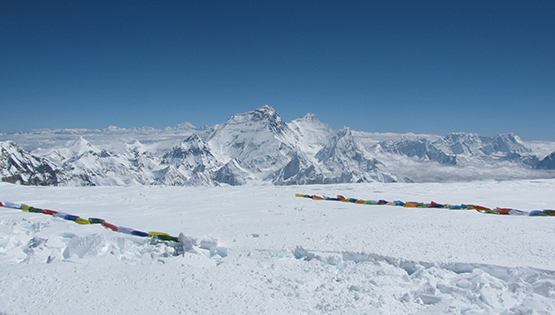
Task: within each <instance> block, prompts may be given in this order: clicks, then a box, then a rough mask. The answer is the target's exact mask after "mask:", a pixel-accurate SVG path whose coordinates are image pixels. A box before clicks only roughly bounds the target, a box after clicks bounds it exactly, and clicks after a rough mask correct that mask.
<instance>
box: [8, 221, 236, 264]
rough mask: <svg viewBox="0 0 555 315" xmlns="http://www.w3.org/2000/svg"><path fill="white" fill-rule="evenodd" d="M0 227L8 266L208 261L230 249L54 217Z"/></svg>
mask: <svg viewBox="0 0 555 315" xmlns="http://www.w3.org/2000/svg"><path fill="white" fill-rule="evenodd" d="M1 223H2V225H1V226H0V263H7V264H25V263H47V264H50V263H54V262H60V261H66V262H75V261H79V260H80V259H100V258H106V257H108V256H110V257H113V258H116V259H118V260H123V261H129V262H134V261H135V262H136V261H140V260H144V259H148V260H152V259H157V258H160V257H171V256H178V255H183V254H185V253H186V252H188V253H195V254H199V253H200V254H205V255H207V256H208V257H213V256H215V255H219V256H222V257H225V256H226V255H227V249H225V248H223V247H219V246H218V242H217V241H216V240H213V239H203V240H198V239H195V238H192V237H187V236H185V235H183V234H180V235H179V242H172V241H167V242H166V241H160V240H156V239H153V238H143V237H138V236H133V235H127V234H123V233H115V232H112V231H110V230H107V229H104V228H102V227H100V226H94V227H83V226H78V225H76V226H72V224H70V222H68V221H65V220H62V219H56V218H51V217H45V218H32V219H31V218H30V219H23V220H4V221H2V222H1ZM93 230H94V231H93ZM59 231H65V232H61V233H60V232H59Z"/></svg>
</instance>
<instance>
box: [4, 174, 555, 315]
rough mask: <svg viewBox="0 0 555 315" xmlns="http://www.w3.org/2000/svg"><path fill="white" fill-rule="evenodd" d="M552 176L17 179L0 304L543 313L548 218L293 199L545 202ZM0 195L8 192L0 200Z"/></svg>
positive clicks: (26, 308) (549, 298)
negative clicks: (27, 208)
mask: <svg viewBox="0 0 555 315" xmlns="http://www.w3.org/2000/svg"><path fill="white" fill-rule="evenodd" d="M554 190H555V180H553V179H542V180H519V181H502V182H499V181H481V182H471V183H468V182H466V183H421V184H414V183H413V184H409V183H387V184H384V183H363V184H331V185H309V186H268V185H266V186H259V185H256V186H253V185H243V186H226V187H172V186H131V187H32V186H31V187H29V186H21V185H12V184H7V183H0V201H1V202H3V203H4V204H5V205H8V206H18V204H21V203H24V204H28V205H32V206H36V207H41V208H48V209H53V210H57V211H62V212H67V213H71V214H75V215H79V216H81V217H85V218H87V217H96V218H104V219H106V220H107V221H109V222H112V223H114V224H117V225H120V224H121V225H123V226H128V227H130V228H134V229H138V230H142V231H160V232H166V233H169V234H171V235H180V237H179V238H180V243H176V242H168V243H162V242H153V241H152V240H150V239H148V238H141V237H138V236H134V235H128V234H123V233H116V232H112V231H111V230H108V229H105V228H103V227H102V226H100V225H78V224H75V223H74V222H71V221H67V220H63V219H60V218H57V217H53V216H49V215H44V214H40V213H29V212H23V211H21V210H16V209H10V208H5V207H4V208H1V207H0V284H1V286H2V288H3V289H2V290H0V301H2V303H0V313H1V314H80V313H83V312H86V313H116V314H130V313H138V314H149V313H167V314H179V313H183V314H191V313H203V314H262V313H264V314H285V313H290V314H347V313H348V314H438V313H447V314H553V313H554V312H555V261H554V260H553V255H554V253H555V229H554V228H553V220H554V219H555V218H554V217H527V216H500V215H490V214H481V213H478V212H476V211H468V210H459V211H455V210H445V209H420V208H418V209H409V208H403V207H387V206H371V205H358V204H352V203H341V202H329V201H314V200H310V199H307V198H295V197H294V196H295V193H296V192H301V193H306V194H317V195H328V196H334V195H337V194H341V195H344V196H346V197H357V198H363V199H368V200H370V199H386V200H397V199H401V200H406V201H431V200H434V201H436V202H440V203H451V204H460V203H471V204H480V205H484V206H489V207H495V206H500V207H513V208H518V209H522V210H535V209H548V208H551V209H553V206H554V205H555V195H553V191H554ZM8 201H10V202H13V203H8Z"/></svg>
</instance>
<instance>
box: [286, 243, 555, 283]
mask: <svg viewBox="0 0 555 315" xmlns="http://www.w3.org/2000/svg"><path fill="white" fill-rule="evenodd" d="M291 254H293V256H294V257H295V258H296V259H302V260H306V261H310V260H312V259H315V260H318V261H320V262H322V263H324V264H329V265H337V264H339V263H341V262H346V261H352V262H354V263H363V262H380V261H383V262H386V263H388V264H390V265H392V266H395V267H397V268H401V269H404V270H405V271H406V272H407V274H408V275H409V276H410V275H412V274H413V273H415V272H416V271H417V270H418V269H419V268H426V269H428V268H432V267H436V268H441V269H445V270H449V271H452V272H454V273H457V274H463V273H471V272H472V271H473V270H474V269H479V270H482V271H485V272H487V273H489V274H491V275H493V276H494V277H496V278H498V279H501V280H504V281H509V280H510V278H511V276H514V275H515V274H517V273H520V274H522V273H526V274H530V273H543V274H545V275H547V276H549V277H550V278H553V279H555V270H549V269H541V268H532V267H525V266H523V267H504V266H498V265H492V264H481V263H463V262H443V263H441V262H426V261H417V260H408V259H403V258H396V257H392V256H384V255H380V254H375V253H366V252H354V251H334V250H319V249H305V248H303V247H302V246H297V247H296V248H295V249H294V250H293V251H292V252H291ZM334 255H339V256H341V257H338V256H334Z"/></svg>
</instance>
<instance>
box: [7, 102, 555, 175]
mask: <svg viewBox="0 0 555 315" xmlns="http://www.w3.org/2000/svg"><path fill="white" fill-rule="evenodd" d="M149 132H150V135H151V137H150V138H149ZM61 135H63V136H68V135H73V137H76V138H73V140H65V139H67V137H66V138H60V137H61ZM84 135H86V136H87V137H91V139H94V140H95V143H96V145H93V144H92V143H91V142H89V140H87V139H85V136H84ZM18 137H19V139H23V142H24V143H25V144H26V146H28V147H30V148H34V150H33V151H32V153H29V152H27V151H25V150H24V149H23V148H21V147H19V146H18V145H17V144H16V143H15V142H13V141H11V142H2V143H1V147H2V155H1V156H0V165H2V166H4V167H3V168H2V173H1V174H0V175H1V177H2V180H3V181H7V182H12V183H20V184H25V185H69V186H88V185H92V186H97V185H135V184H139V185H172V186H181V185H189V186H197V185H201V186H218V185H245V184H249V183H270V184H274V185H295V184H330V183H353V182H374V181H378V182H399V181H400V182H422V181H453V180H475V179H515V178H546V177H547V178H549V177H553V176H555V172H554V171H553V170H555V165H554V164H553V160H554V158H553V154H555V152H554V153H552V154H551V155H548V156H545V155H543V156H545V158H543V159H541V160H540V158H539V157H538V155H536V154H534V152H533V151H532V149H530V148H529V147H528V146H527V145H526V144H525V143H524V142H523V141H522V140H521V139H520V138H519V137H518V136H517V135H515V134H499V135H495V136H492V137H488V136H481V135H477V134H467V133H452V134H449V135H447V136H445V137H439V136H431V135H422V136H418V135H413V134H406V135H399V136H395V135H392V134H384V135H379V134H369V133H362V132H354V131H351V130H350V129H349V128H344V129H341V130H332V129H331V128H330V126H329V125H327V124H325V123H322V122H321V121H320V120H319V119H318V118H317V117H316V115H314V114H311V113H309V114H307V115H305V116H303V117H301V118H298V119H295V120H293V121H291V122H290V123H286V122H285V121H284V120H283V119H282V118H281V117H280V116H279V114H278V113H277V112H276V111H275V110H274V109H273V108H272V107H270V106H267V105H265V106H262V107H261V108H259V109H256V110H253V111H250V112H247V113H240V114H236V115H234V116H232V117H230V118H229V119H228V120H227V121H225V122H224V123H222V124H218V125H215V126H213V127H210V128H203V129H202V130H201V129H198V128H195V127H194V126H192V125H191V124H189V123H184V124H181V125H179V126H177V127H176V128H167V129H166V130H165V131H160V130H155V129H149V128H142V129H132V130H129V129H124V128H118V127H109V128H107V129H105V130H96V131H86V130H63V131H42V132H35V133H34V134H32V135H27V138H21V137H22V135H18ZM33 137H37V138H36V139H37V140H36V142H37V143H38V142H40V143H45V144H46V147H45V148H40V147H38V145H37V144H36V143H33V142H32V140H29V139H32V138H33ZM116 139H118V140H116ZM376 139H381V140H376ZM554 148H555V146H554Z"/></svg>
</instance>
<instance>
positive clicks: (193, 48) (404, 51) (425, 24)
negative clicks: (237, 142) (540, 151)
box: [0, 0, 555, 140]
mask: <svg viewBox="0 0 555 315" xmlns="http://www.w3.org/2000/svg"><path fill="white" fill-rule="evenodd" d="M265 104H267V105H270V106H272V107H274V108H275V109H276V110H277V111H278V113H279V114H280V115H281V116H282V118H283V119H284V120H286V121H291V120H293V119H295V118H298V117H301V116H303V115H305V114H306V113H307V112H312V113H314V114H316V115H317V116H318V117H319V118H320V120H322V121H323V122H325V123H328V124H330V125H331V127H332V128H334V129H338V128H342V127H343V126H348V127H350V128H351V129H353V130H360V131H369V132H396V133H405V132H414V133H429V134H438V135H445V134H447V133H450V132H459V131H462V132H476V133H479V134H483V135H494V134H497V133H507V132H514V133H516V134H518V135H520V136H521V137H522V138H523V139H526V140H555V1H552V0H545V1H541V0H539V1H512V0H503V1H483V0H479V1H474V0H464V1H463V0H460V1H457V0H453V1H444V0H441V1H439V0H438V1H426V0H423V1H409V0H407V1H394V0H393V1H371V0H363V1H301V0H297V1H263V0H258V1H247V0H245V1H243V0H239V1H213V0H198V1H194V0H183V1H181V0H180V1H139V0H133V1H103V0H94V1H87V0H78V1H75V0H70V1H44V0H40V1H26V0H17V1H8V0H0V120H1V122H0V133H1V132H3V133H9V132H17V131H29V130H31V129H39V128H50V129H57V128H89V129H95V128H99V129H101V128H106V127H108V126H110V125H114V126H119V127H125V128H132V127H144V126H149V127H155V128H164V127H166V126H172V127H173V126H176V125H178V124H180V123H183V122H186V121H187V122H191V123H192V124H194V125H196V126H202V125H214V124H217V123H222V122H224V121H225V120H226V119H227V118H228V117H230V116H231V115H233V114H236V113H241V112H246V111H250V110H253V109H256V108H259V107H260V106H262V105H265Z"/></svg>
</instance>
